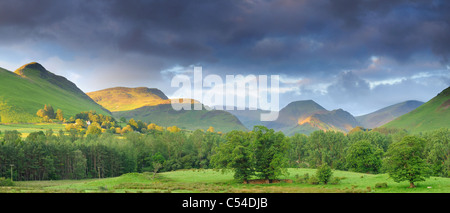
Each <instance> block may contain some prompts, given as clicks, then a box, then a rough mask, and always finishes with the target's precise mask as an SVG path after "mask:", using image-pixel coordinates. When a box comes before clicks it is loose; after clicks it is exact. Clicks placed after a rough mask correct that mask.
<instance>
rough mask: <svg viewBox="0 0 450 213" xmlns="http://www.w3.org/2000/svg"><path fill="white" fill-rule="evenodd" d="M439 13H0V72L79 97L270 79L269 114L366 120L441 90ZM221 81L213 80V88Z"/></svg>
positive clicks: (139, 5) (319, 4)
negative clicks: (275, 78)
mask: <svg viewBox="0 0 450 213" xmlns="http://www.w3.org/2000/svg"><path fill="white" fill-rule="evenodd" d="M449 11H450V1H445V0H442V1H432V0H424V1H419V0H416V1H406V0H405V1H402V0H399V1H394V0H373V1H369V0H360V1H356V0H342V1H339V0H277V1H263V0H246V1H243V0H236V1H232V0H231V1H230V0H222V1H221V0H214V1H211V0H203V1H202V0H200V1H187V0H179V1H166V0H161V1H137V0H136V1H122V0H121V1H113V0H107V1H91V0H86V1H74V0H72V1H71V0H65V1H59V0H55V1H50V0H39V1H33V0H28V1H18V0H2V1H0V67H3V68H5V69H8V70H11V71H14V70H15V69H17V68H18V67H20V66H21V65H23V64H25V63H28V62H32V61H37V62H39V63H40V64H42V65H43V66H44V67H46V68H47V69H48V70H49V71H51V72H53V73H56V74H58V75H62V76H65V77H66V78H68V79H69V80H71V81H73V82H74V83H76V84H77V85H78V86H79V87H80V88H81V89H82V90H83V91H85V92H91V91H96V90H100V89H105V88H109V87H116V86H128V87H139V86H145V87H155V88H159V89H161V90H162V91H163V92H164V93H166V95H167V96H169V97H173V96H172V95H173V93H174V92H175V90H176V89H177V88H172V87H171V86H170V81H171V79H172V77H173V75H175V74H177V73H184V74H190V73H192V71H193V67H194V66H202V68H203V74H204V75H207V74H216V75H219V76H222V77H224V76H225V75H238V74H241V75H250V74H254V75H263V74H264V75H271V74H277V75H280V92H281V94H280V102H281V106H280V107H283V106H285V105H287V104H288V103H289V102H291V101H296V100H308V99H312V100H314V101H316V102H317V103H319V104H320V105H322V106H323V107H325V108H326V109H329V110H332V109H337V108H342V109H344V110H347V111H349V112H350V113H352V114H353V115H361V114H364V113H369V112H372V111H374V110H377V109H379V108H382V107H385V106H388V105H391V104H395V103H399V102H402V101H406V100H419V101H424V102H426V101H428V100H429V99H431V98H432V97H434V96H435V95H436V94H437V93H439V92H440V91H442V90H443V89H445V88H447V87H448V86H449V85H450V12H449ZM224 79H225V78H224Z"/></svg>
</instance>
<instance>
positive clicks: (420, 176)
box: [384, 136, 429, 188]
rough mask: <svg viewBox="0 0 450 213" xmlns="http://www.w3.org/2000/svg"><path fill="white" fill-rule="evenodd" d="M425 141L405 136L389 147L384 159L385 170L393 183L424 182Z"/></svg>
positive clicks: (425, 166) (425, 171) (425, 167)
mask: <svg viewBox="0 0 450 213" xmlns="http://www.w3.org/2000/svg"><path fill="white" fill-rule="evenodd" d="M424 149H425V140H424V139H422V138H419V137H416V136H405V137H403V139H402V140H401V141H400V142H395V143H393V144H391V145H390V146H389V149H388V151H387V153H386V158H385V161H384V163H385V168H386V171H387V172H388V174H389V177H391V178H392V179H393V180H394V181H395V182H402V181H408V182H409V184H410V188H414V187H416V186H415V184H414V183H416V182H418V181H425V178H427V177H429V169H428V165H427V164H426V161H425V158H424Z"/></svg>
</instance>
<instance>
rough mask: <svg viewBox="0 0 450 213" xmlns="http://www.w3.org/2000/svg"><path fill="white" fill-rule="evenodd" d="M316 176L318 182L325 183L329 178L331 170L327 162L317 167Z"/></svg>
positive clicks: (331, 173) (331, 174)
mask: <svg viewBox="0 0 450 213" xmlns="http://www.w3.org/2000/svg"><path fill="white" fill-rule="evenodd" d="M316 176H317V178H318V179H319V182H321V183H324V184H327V183H328V182H329V181H330V180H331V176H333V171H331V168H330V167H329V166H328V165H327V164H323V165H322V166H320V167H319V168H318V169H317V172H316Z"/></svg>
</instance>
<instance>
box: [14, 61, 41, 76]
mask: <svg viewBox="0 0 450 213" xmlns="http://www.w3.org/2000/svg"><path fill="white" fill-rule="evenodd" d="M27 69H33V70H37V71H39V72H40V73H41V75H42V74H43V73H47V72H48V71H47V70H46V69H45V68H44V67H43V66H42V65H41V64H39V63H37V62H30V63H28V64H25V65H23V66H21V67H19V69H17V70H16V71H14V73H16V74H18V75H20V76H26V75H27V73H26V70H27Z"/></svg>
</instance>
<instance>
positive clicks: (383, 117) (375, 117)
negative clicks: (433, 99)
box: [356, 101, 423, 129]
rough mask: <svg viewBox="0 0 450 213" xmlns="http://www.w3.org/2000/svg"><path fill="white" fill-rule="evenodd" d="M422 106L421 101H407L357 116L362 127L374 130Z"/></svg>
mask: <svg viewBox="0 0 450 213" xmlns="http://www.w3.org/2000/svg"><path fill="white" fill-rule="evenodd" d="M422 104H423V102H420V101H405V102H402V103H398V104H394V105H391V106H388V107H385V108H382V109H380V110H377V111H375V112H372V113H369V114H366V115H362V116H357V117H356V120H357V121H358V122H359V123H360V124H361V126H363V127H365V128H369V129H373V128H375V127H379V126H382V125H383V124H386V123H388V122H389V121H392V120H394V119H395V118H397V117H399V116H401V115H404V114H406V113H408V112H411V111H412V110H414V109H416V108H417V107H419V106H420V105H422Z"/></svg>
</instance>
